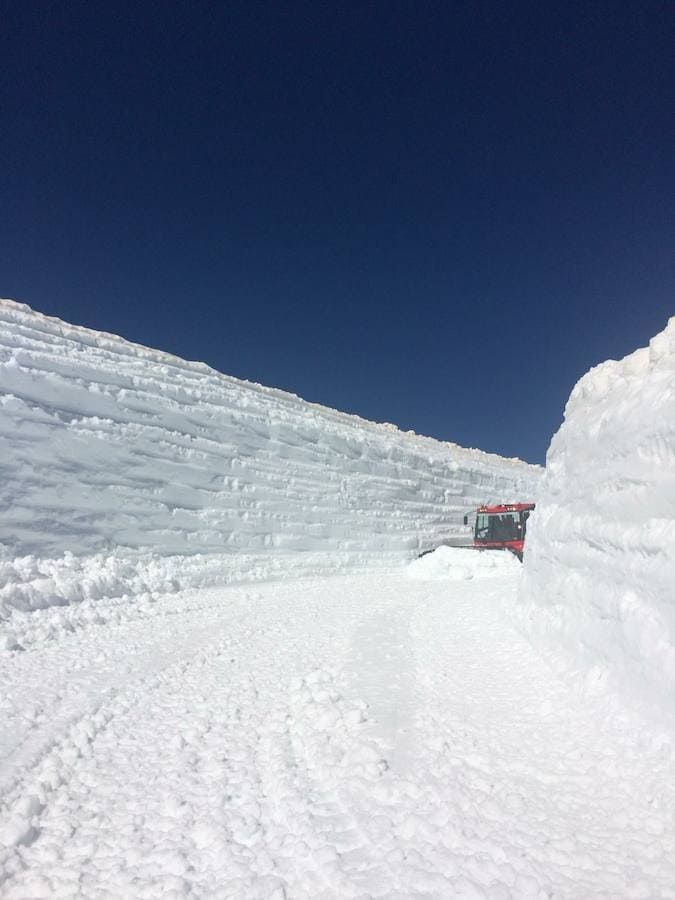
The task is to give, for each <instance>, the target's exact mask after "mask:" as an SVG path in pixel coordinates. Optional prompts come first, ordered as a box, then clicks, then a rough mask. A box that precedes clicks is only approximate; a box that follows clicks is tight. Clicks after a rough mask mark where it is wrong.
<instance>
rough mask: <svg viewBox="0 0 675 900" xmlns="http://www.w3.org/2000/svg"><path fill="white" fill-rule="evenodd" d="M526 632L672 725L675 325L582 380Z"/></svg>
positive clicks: (554, 456) (541, 510) (543, 510)
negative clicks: (569, 653)
mask: <svg viewBox="0 0 675 900" xmlns="http://www.w3.org/2000/svg"><path fill="white" fill-rule="evenodd" d="M521 598H522V600H523V601H524V603H525V614H526V617H527V627H528V629H531V630H532V631H533V632H534V633H535V635H536V638H537V640H538V641H542V640H543V641H544V643H545V644H548V645H549V647H553V646H555V647H557V646H559V645H560V643H561V642H562V644H563V645H564V647H565V648H566V649H567V650H571V651H572V653H573V658H574V659H575V660H576V662H577V663H578V665H579V671H580V672H581V673H583V674H584V676H585V678H586V680H587V683H588V684H589V685H593V686H596V687H597V686H601V685H603V684H604V685H605V686H607V687H609V686H610V685H611V686H613V687H619V688H620V690H621V692H622V693H623V694H624V695H629V694H630V695H632V698H633V699H634V700H637V701H638V702H639V704H640V706H641V707H642V708H643V710H644V711H647V710H648V708H649V709H651V710H652V711H654V712H655V713H657V715H658V717H659V719H663V715H664V712H665V713H666V714H667V715H668V717H669V718H670V717H672V718H673V720H675V318H673V319H671V320H670V322H669V324H668V327H667V328H666V329H665V331H663V332H662V333H661V334H659V335H657V336H656V337H655V338H653V340H652V341H651V342H650V344H649V347H647V348H644V349H641V350H637V351H636V352H635V353H633V354H631V355H630V356H627V357H626V358H625V359H624V360H622V361H621V362H615V361H609V362H605V363H603V364H602V365H599V366H596V367H595V368H594V369H591V371H590V372H588V373H587V374H586V375H585V376H584V377H583V378H582V379H581V380H580V381H579V382H578V384H577V385H576V387H575V388H574V390H573V391H572V394H571V396H570V399H569V401H568V403H567V406H566V409H565V420H564V423H563V425H562V426H561V428H560V430H559V431H558V433H557V434H556V435H555V436H554V438H553V440H552V442H551V446H550V448H549V451H548V455H547V462H546V470H545V475H544V477H543V480H542V482H541V484H540V489H539V503H538V505H537V509H536V512H535V514H534V515H533V516H532V518H531V519H530V522H529V527H528V535H527V548H526V553H525V563H524V568H523V581H522V593H521Z"/></svg>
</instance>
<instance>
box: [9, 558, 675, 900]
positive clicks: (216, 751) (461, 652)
mask: <svg viewBox="0 0 675 900" xmlns="http://www.w3.org/2000/svg"><path fill="white" fill-rule="evenodd" d="M452 552H453V551H451V550H443V551H441V552H440V558H441V559H445V560H446V561H444V562H443V565H442V566H434V561H433V558H427V557H425V558H424V560H426V562H425V561H424V560H422V561H421V562H420V564H417V563H416V564H415V565H414V568H415V569H416V570H418V571H419V569H420V568H424V569H425V570H426V572H427V577H426V578H425V579H420V578H412V577H406V572H405V570H403V571H400V572H398V573H394V574H389V575H372V574H368V575H358V576H356V575H353V576H350V577H336V578H321V579H314V580H312V579H305V580H299V581H290V580H286V581H284V582H283V583H281V582H277V583H274V582H272V583H267V584H263V585H258V586H241V585H239V586H237V585H233V586H230V587H226V588H218V589H208V590H199V591H188V592H184V593H180V594H171V595H165V596H163V597H158V598H155V599H151V598H146V599H145V600H143V601H141V602H139V603H136V604H130V603H117V604H114V603H113V604H112V606H111V608H107V607H108V604H109V602H110V601H104V600H103V601H100V602H99V604H98V606H99V608H100V610H101V616H100V618H99V619H95V618H91V619H88V620H84V619H83V620H81V621H80V622H79V623H78V624H77V627H75V628H73V629H72V630H68V629H54V630H53V631H52V633H51V635H50V636H48V637H45V636H44V635H38V636H37V638H36V640H35V641H33V642H32V643H31V645H30V647H31V649H30V650H28V651H26V652H23V653H12V654H4V655H2V654H0V680H1V681H2V684H3V685H4V687H5V690H4V692H3V695H2V699H1V703H2V718H1V719H0V723H1V725H0V728H1V731H0V746H1V749H2V756H3V758H4V764H3V767H2V770H1V780H0V792H1V794H2V796H3V799H4V803H5V806H4V809H3V811H2V814H1V815H0V894H1V895H2V897H3V898H7V900H18V898H39V897H49V898H52V897H78V898H112V897H115V898H117V897H130V898H131V897H133V898H163V900H164V898H179V897H185V896H191V897H219V898H259V900H267V898H279V900H280V898H283V897H287V898H298V900H319V898H325V900H334V898H343V897H344V898H349V897H352V898H362V900H363V898H370V897H386V898H394V900H396V898H398V900H408V898H439V900H440V898H447V897H463V898H474V900H476V898H490V900H507V898H537V900H544V898H552V897H555V898H589V897H594V898H599V897H604V898H617V897H633V898H659V897H661V898H664V897H673V886H674V885H675V823H674V821H673V817H674V815H675V764H674V761H673V758H672V755H671V754H670V753H669V752H668V748H667V747H666V746H664V745H662V744H661V743H660V742H659V741H658V740H657V739H655V738H654V737H653V736H652V735H650V734H649V732H644V731H642V730H641V729H640V728H639V727H637V726H636V725H635V723H633V722H631V721H630V720H629V719H628V718H624V719H623V720H619V719H614V720H610V719H608V718H607V716H606V713H605V710H604V708H603V707H599V706H598V705H597V703H596V702H595V700H594V699H593V698H592V697H585V696H584V695H583V694H580V693H578V692H574V691H570V690H569V687H568V686H567V685H566V683H565V681H564V680H562V679H561V678H560V677H559V676H558V675H557V674H556V673H555V672H554V671H553V669H552V668H551V667H550V665H549V664H548V661H547V660H545V659H544V658H543V657H542V656H541V655H539V654H538V653H537V651H536V650H535V649H534V648H533V646H532V644H531V643H530V642H529V641H528V640H527V639H526V638H525V637H524V636H523V635H522V634H521V632H520V631H518V630H517V629H516V627H514V624H513V606H514V604H515V603H516V597H515V595H516V588H517V582H518V579H519V577H520V566H519V564H517V562H514V564H513V565H511V564H509V563H508V557H506V556H505V555H503V554H499V553H497V554H495V555H494V556H495V560H497V559H499V560H501V562H499V563H497V567H498V568H499V570H500V573H501V577H500V578H489V577H485V578H481V577H477V576H478V575H479V574H480V573H481V572H482V573H484V572H485V571H486V566H485V562H484V560H485V559H487V558H488V556H487V554H481V553H478V552H476V553H473V552H471V551H465V552H464V554H463V553H462V552H461V551H457V552H458V553H459V556H458V559H460V560H461V562H460V563H458V565H459V566H460V568H461V569H462V570H470V569H471V561H473V566H474V570H473V572H471V571H469V574H470V575H472V576H474V577H464V578H462V579H457V578H454V577H453V576H450V577H449V578H448V573H449V572H450V567H449V554H451V553H452ZM465 554H468V556H467V557H466V558H465V559H464V558H463V556H464V555H465ZM433 556H435V554H433V555H432V557H433ZM432 571H435V573H436V574H435V577H433V578H432V577H431V573H432ZM444 573H445V574H444ZM44 612H45V613H47V612H48V613H49V614H51V615H52V616H55V617H57V616H63V617H65V623H66V624H68V623H69V621H70V620H69V618H68V616H69V615H70V614H71V612H72V610H71V609H69V608H58V609H51V610H45V611H44Z"/></svg>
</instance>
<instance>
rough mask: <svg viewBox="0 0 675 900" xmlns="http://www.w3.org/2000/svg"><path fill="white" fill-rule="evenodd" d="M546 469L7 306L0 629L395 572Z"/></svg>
mask: <svg viewBox="0 0 675 900" xmlns="http://www.w3.org/2000/svg"><path fill="white" fill-rule="evenodd" d="M541 472H542V469H541V468H540V467H537V466H530V465H527V464H526V463H523V462H521V461H520V460H515V459H503V458H501V457H499V456H495V455H490V454H486V453H483V452H481V451H478V450H465V449H462V448H460V447H458V446H456V445H453V444H447V443H441V442H439V441H435V440H433V439H431V438H425V437H419V436H417V435H415V434H413V433H410V432H409V433H403V432H401V431H399V430H398V429H397V428H395V427H394V426H392V425H387V424H375V423H373V422H368V421H365V420H363V419H360V418H358V417H356V416H351V415H346V414H342V413H339V412H336V411H334V410H331V409H327V408H325V407H321V406H318V405H316V404H312V403H306V402H304V401H302V400H300V399H299V398H298V397H296V396H294V395H292V394H288V393H285V392H283V391H279V390H273V389H269V388H265V387H261V386H260V385H257V384H251V383H249V382H244V381H240V380H237V379H235V378H230V377H227V376H225V375H221V374H219V373H218V372H216V371H214V370H213V369H210V368H209V367H208V366H206V365H204V364H202V363H193V362H186V361H184V360H181V359H178V358H177V357H174V356H171V355H169V354H166V353H161V352H159V351H156V350H150V349H147V348H145V347H142V346H139V345H137V344H132V343H129V342H128V341H125V340H123V339H121V338H119V337H115V336H113V335H108V334H102V333H99V332H95V331H91V330H88V329H86V328H80V327H75V326H72V325H68V324H66V323H64V322H61V321H60V320H58V319H54V318H49V317H46V316H43V315H40V314H39V313H36V312H33V311H32V310H31V309H30V308H29V307H27V306H24V305H22V304H18V303H15V302H13V301H8V300H2V301H0V473H1V475H2V484H3V491H2V501H1V506H0V554H1V555H0V618H2V617H3V615H4V616H5V617H6V616H7V615H8V614H10V613H11V612H12V610H17V609H23V610H28V609H36V608H40V607H44V606H49V605H52V604H64V603H69V602H73V601H78V600H82V599H91V598H94V599H95V598H96V597H101V596H119V595H120V594H122V593H124V592H129V593H138V592H140V591H144V590H177V589H180V588H184V587H190V586H203V585H207V584H219V583H225V582H227V581H232V580H255V579H260V578H268V577H274V576H276V575H281V574H289V573H292V574H297V575H308V574H314V573H316V574H326V573H329V572H333V571H339V570H341V569H342V568H346V567H355V566H372V565H390V564H394V563H397V562H398V563H402V562H404V561H405V560H407V559H410V558H411V557H413V556H415V555H416V554H418V553H419V552H420V551H421V550H423V549H427V548H429V547H433V546H435V545H437V544H439V543H441V542H442V541H443V540H445V539H447V538H448V537H451V536H452V535H458V534H462V533H464V534H465V535H466V529H464V528H463V526H462V524H461V522H462V517H463V515H464V514H465V513H466V512H468V511H470V510H471V509H472V508H474V507H476V506H477V505H478V504H480V503H482V502H485V501H487V500H494V501H499V500H501V501H509V500H514V499H523V498H531V497H533V496H534V495H535V493H536V486H537V484H538V481H539V476H540V475H541Z"/></svg>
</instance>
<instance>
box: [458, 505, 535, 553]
mask: <svg viewBox="0 0 675 900" xmlns="http://www.w3.org/2000/svg"><path fill="white" fill-rule="evenodd" d="M534 506H535V505H534V503H503V504H501V505H499V506H479V507H478V510H477V511H476V529H475V531H474V535H473V546H474V547H475V548H476V549H477V550H510V551H511V552H512V553H515V555H516V556H517V557H518V559H519V560H521V562H522V559H523V549H524V546H525V532H526V531H527V520H528V519H529V517H530V514H531V512H532V510H533V509H534ZM464 524H465V525H468V524H469V517H468V516H464Z"/></svg>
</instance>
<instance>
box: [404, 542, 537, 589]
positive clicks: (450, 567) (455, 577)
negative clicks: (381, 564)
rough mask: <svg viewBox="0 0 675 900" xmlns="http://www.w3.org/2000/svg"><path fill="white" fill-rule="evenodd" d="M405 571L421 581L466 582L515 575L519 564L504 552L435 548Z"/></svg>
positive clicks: (512, 556)
mask: <svg viewBox="0 0 675 900" xmlns="http://www.w3.org/2000/svg"><path fill="white" fill-rule="evenodd" d="M406 571H407V574H408V577H409V578H413V579H415V580H421V581H468V580H470V579H471V578H499V577H500V576H503V575H505V574H507V573H509V572H510V573H511V574H513V573H514V572H519V571H520V563H519V562H518V560H517V559H516V557H515V556H514V555H513V554H512V553H509V552H508V551H505V550H484V551H481V550H473V549H472V548H470V547H439V548H438V549H437V550H434V551H433V553H426V554H425V555H424V556H421V557H420V558H419V559H416V560H414V561H413V562H412V563H410V565H409V566H408V568H407V570H406Z"/></svg>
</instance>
